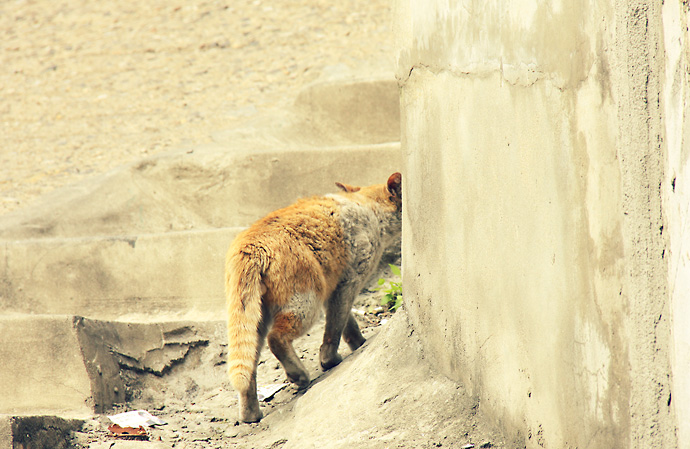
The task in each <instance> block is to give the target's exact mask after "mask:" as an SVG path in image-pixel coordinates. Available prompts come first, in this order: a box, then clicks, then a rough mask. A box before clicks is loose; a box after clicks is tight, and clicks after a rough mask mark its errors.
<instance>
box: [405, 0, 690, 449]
mask: <svg viewBox="0 0 690 449" xmlns="http://www.w3.org/2000/svg"><path fill="white" fill-rule="evenodd" d="M687 20H688V14H687V8H686V7H684V6H683V5H682V4H681V3H680V2H666V4H665V5H664V6H663V9H662V6H661V5H660V3H659V2H652V1H639V2H634V1H616V0H609V1H590V2H587V1H576V2H551V1H500V0H495V1H487V2H471V1H442V0H438V1H431V0H411V1H398V2H397V4H396V22H397V35H398V37H399V47H400V55H399V62H398V75H397V76H398V79H399V82H400V84H401V86H402V91H401V92H402V93H401V107H402V110H401V114H402V118H401V120H402V125H401V132H402V147H403V158H404V165H405V174H404V175H405V194H404V197H405V201H406V204H405V221H404V230H403V235H404V238H403V254H404V256H403V260H404V279H405V289H406V290H405V291H406V303H407V304H408V307H409V311H410V315H411V318H412V320H413V321H414V323H415V325H416V327H417V328H418V329H419V330H420V333H421V334H422V339H423V341H424V343H425V345H426V346H427V349H428V350H429V351H430V352H431V353H432V354H433V360H434V362H435V363H436V365H437V367H438V368H439V369H440V370H441V371H442V372H444V373H446V374H447V375H448V376H450V377H451V378H455V379H459V380H463V381H464V382H466V383H467V385H468V387H469V388H471V389H472V390H473V392H474V394H476V395H477V396H478V397H479V399H480V400H481V404H482V407H483V408H485V409H486V411H488V412H489V413H491V414H492V415H493V416H494V417H495V418H496V420H497V422H498V423H499V424H500V425H501V426H502V427H503V429H504V430H505V431H506V432H507V434H508V435H510V436H511V437H512V438H515V439H517V440H521V441H524V443H525V444H526V445H527V446H528V447H540V446H544V447H580V448H582V447H593V448H594V447H664V448H666V447H674V446H676V445H678V444H679V442H680V445H681V446H683V445H686V446H687V445H688V444H690V442H689V441H688V436H687V434H688V429H687V428H686V427H687V426H688V424H681V423H680V419H679V418H681V417H682V416H688V414H689V413H690V406H688V405H687V404H688V403H690V401H689V399H690V390H689V388H690V375H688V374H687V373H688V372H689V371H688V361H689V360H690V331H688V330H687V329H688V325H687V322H688V319H689V317H690V309H689V308H688V306H687V304H688V299H689V295H690V294H689V293H688V283H689V282H690V281H688V279H690V262H688V254H689V253H688V245H687V242H688V241H689V239H688V237H689V235H690V230H688V229H687V227H686V226H685V223H686V221H687V220H688V218H689V217H688V200H689V198H690V197H689V195H688V193H687V187H686V186H687V183H688V182H689V181H690V178H688V176H690V175H688V168H689V167H690V164H689V163H688V151H687V150H688V144H687V143H686V142H685V140H684V138H683V137H684V136H685V135H686V134H687V129H688V122H687V120H686V117H685V109H686V106H685V105H686V104H687V95H688V93H687V77H688V75H687V64H688V52H687V51H688V50H687V49H688V47H687V45H688V44H687V33H688V32H687V29H686V27H687V24H688V23H687ZM669 46H670V47H672V51H669V50H666V52H665V50H664V49H665V47H669ZM671 147H672V148H671ZM674 180H675V182H674ZM670 209H672V211H671V210H670ZM669 235H670V236H669ZM684 241H685V242H686V245H685V246H684V245H683V242H684ZM672 314H673V315H672ZM674 337H675V339H674ZM672 371H673V372H672ZM679 373H680V374H679ZM674 375H675V377H676V382H675V383H674V380H673V379H674ZM685 421H686V422H687V419H686V420H685ZM678 435H679V436H678Z"/></svg>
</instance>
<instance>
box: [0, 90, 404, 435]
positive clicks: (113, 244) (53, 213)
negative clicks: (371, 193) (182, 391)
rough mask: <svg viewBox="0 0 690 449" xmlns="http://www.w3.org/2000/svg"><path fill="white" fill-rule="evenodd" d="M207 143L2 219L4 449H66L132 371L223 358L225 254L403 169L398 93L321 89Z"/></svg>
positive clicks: (124, 389) (119, 393)
mask: <svg viewBox="0 0 690 449" xmlns="http://www.w3.org/2000/svg"><path fill="white" fill-rule="evenodd" d="M213 138H214V143H211V144H206V145H198V146H190V147H186V148H180V149H179V150H177V151H174V152H171V153H167V154H161V155H157V156H153V157H149V158H147V159H144V160H141V161H139V162H137V163H134V164H130V165H126V166H122V167H120V168H118V169H116V170H113V171H111V172H109V173H106V174H104V175H101V176H98V177H95V178H92V179H90V180H88V181H86V182H83V183H81V184H78V185H74V186H70V187H67V188H64V189H61V190H59V191H56V192H54V193H51V194H49V195H47V196H45V197H44V198H42V199H41V200H39V201H38V202H37V203H35V205H33V206H32V207H30V208H27V209H24V210H20V211H16V212H14V213H11V214H8V215H5V216H2V217H0V360H2V361H3V363H2V367H0V389H1V390H2V393H1V394H0V414H2V415H1V416H2V417H0V447H11V446H12V445H13V444H14V445H16V446H17V445H22V444H23V445H24V446H23V447H32V448H38V447H67V446H66V444H67V443H66V442H65V441H64V435H65V434H66V433H69V431H70V429H73V428H75V426H78V425H80V424H79V423H80V422H81V421H80V420H82V419H85V418H87V417H89V416H91V415H93V414H94V413H102V412H105V411H107V410H109V409H111V408H112V407H113V405H115V404H118V403H123V402H125V401H127V400H128V397H129V395H132V394H134V392H132V391H128V388H129V387H128V386H127V384H126V382H124V381H123V374H122V372H123V369H124V370H129V371H130V372H154V373H155V372H158V373H162V372H164V371H165V370H167V369H170V367H172V366H174V365H175V364H178V363H181V362H183V361H184V359H185V357H186V356H187V354H189V353H190V352H193V351H194V348H197V347H200V346H204V345H209V344H211V343H213V344H216V345H219V344H222V341H223V340H224V338H225V324H224V319H225V311H224V308H225V306H224V298H223V281H222V280H223V264H224V256H225V251H226V249H227V247H228V245H229V243H230V242H231V240H232V239H233V238H234V236H235V235H236V234H237V232H239V231H240V230H241V229H243V228H244V227H246V226H247V225H249V224H250V223H251V222H253V221H254V220H256V219H257V218H259V217H261V216H262V215H264V214H266V213H267V212H269V211H271V210H274V209H276V208H279V207H282V206H285V205H287V204H289V203H291V202H292V201H294V200H295V199H296V198H298V197H301V196H305V195H310V194H317V193H325V192H331V191H335V188H334V184H333V183H334V182H335V181H343V182H347V183H350V184H361V185H366V184H372V183H378V182H383V180H385V179H386V178H387V176H388V175H389V174H390V173H392V172H394V171H398V170H400V167H401V155H400V144H399V110H398V88H397V85H396V83H395V81H392V80H387V79H371V80H360V81H351V80H350V81H340V82H330V83H323V84H317V85H314V86H311V87H310V88H308V89H306V90H305V91H303V92H301V93H299V95H298V96H297V99H296V101H295V104H294V107H293V108H292V109H291V110H287V111H281V112H279V113H275V114H270V115H266V116H261V117H255V118H250V119H247V120H246V121H245V122H243V123H242V124H241V125H240V126H238V127H236V128H233V129H231V130H226V131H222V132H218V133H216V134H215V135H214V136H213ZM27 429H33V430H31V431H30V432H28V431H27ZM27 438H29V440H27ZM60 441H62V443H60ZM61 444H65V446H61Z"/></svg>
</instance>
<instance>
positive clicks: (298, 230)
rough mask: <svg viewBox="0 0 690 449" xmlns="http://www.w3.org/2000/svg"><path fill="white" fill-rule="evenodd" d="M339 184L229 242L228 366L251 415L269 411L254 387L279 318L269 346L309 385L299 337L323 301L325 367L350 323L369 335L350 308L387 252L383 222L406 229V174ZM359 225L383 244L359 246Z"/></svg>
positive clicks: (350, 330) (354, 341) (357, 340)
mask: <svg viewBox="0 0 690 449" xmlns="http://www.w3.org/2000/svg"><path fill="white" fill-rule="evenodd" d="M337 185H338V186H339V187H340V188H341V189H342V190H343V191H344V192H341V193H340V194H337V195H329V196H321V197H312V198H307V199H302V200H299V201H297V202H296V203H295V204H293V205H291V206H288V207H286V208H283V209H280V210H277V211H275V212H272V213H270V214H268V215H267V216H266V217H264V218H262V219H260V220H258V221H257V222H256V223H254V224H253V225H252V226H251V227H250V228H249V229H247V230H245V231H244V232H242V233H240V234H239V235H238V236H237V238H236V239H235V240H234V242H233V243H232V244H231V245H230V248H229V250H228V253H227V256H226V261H225V292H226V298H227V310H228V345H229V346H228V347H229V351H228V361H229V363H228V373H229V376H230V380H231V382H232V384H233V386H234V387H235V389H236V390H238V391H239V392H240V410H241V414H242V419H243V420H244V421H257V420H258V419H260V418H261V413H260V410H259V405H258V401H257V400H256V392H255V391H252V390H255V389H256V364H257V362H258V356H259V351H260V350H261V346H262V345H263V343H264V338H265V337H266V335H267V333H268V331H269V329H271V326H272V329H271V332H270V334H269V335H268V339H269V347H270V348H271V350H272V351H273V353H274V354H275V355H276V357H278V359H279V360H280V361H281V363H282V364H283V366H284V368H285V370H286V372H287V375H288V378H289V379H290V380H292V381H293V382H296V383H297V384H298V385H300V386H302V387H304V386H306V385H307V384H308V382H309V380H308V374H307V373H306V372H305V371H304V368H303V366H302V365H301V362H299V358H298V357H296V355H295V354H294V349H293V348H292V341H293V340H294V339H295V338H297V337H298V336H299V335H301V334H302V333H303V332H306V331H307V330H308V328H309V326H311V324H312V323H313V321H314V319H315V314H316V312H315V311H317V310H318V309H320V308H321V306H323V307H325V308H326V310H327V311H328V310H329V308H330V309H331V314H330V315H331V318H330V319H329V314H328V313H327V316H326V320H327V332H326V334H328V335H324V345H322V355H321V358H322V366H323V367H324V369H328V368H329V367H331V366H333V365H335V364H337V363H338V362H339V356H338V355H337V344H338V342H339V340H340V337H341V333H342V332H343V331H345V332H346V333H347V335H345V337H346V338H345V341H346V342H348V344H350V346H351V347H353V348H356V347H358V346H360V345H361V344H362V343H363V341H364V339H363V337H362V336H361V333H360V332H359V328H358V326H357V325H356V322H355V321H354V318H352V317H350V318H351V320H352V321H351V322H350V321H348V316H347V315H349V314H350V307H351V302H352V300H354V296H355V295H356V294H357V293H358V291H359V290H358V289H360V288H361V285H360V284H362V283H363V282H362V281H361V280H360V279H359V277H361V276H362V273H360V271H361V270H362V268H361V267H362V266H365V267H366V270H365V271H367V272H370V271H371V270H372V268H371V266H372V264H374V263H375V264H378V261H375V260H374V259H376V257H378V258H380V253H381V252H382V249H381V247H382V244H381V243H380V242H379V241H378V240H380V239H381V235H380V234H382V233H384V231H385V232H389V230H388V228H386V229H383V228H381V230H379V228H378V227H379V226H380V225H381V223H387V221H391V220H392V221H393V222H394V226H393V229H394V231H393V232H397V233H398V235H399V221H400V219H399V217H400V210H401V195H402V192H401V191H400V185H401V178H400V174H394V175H392V176H391V177H390V178H389V181H388V184H383V185H375V186H370V187H364V188H359V187H352V186H349V185H346V184H337ZM360 215H361V217H360ZM362 223H364V224H362ZM367 223H368V224H367ZM358 226H359V228H361V227H362V226H364V227H366V226H370V227H371V228H372V229H371V230H370V232H369V233H368V234H367V233H365V234H364V235H365V237H366V239H364V241H366V242H369V241H371V243H369V246H371V247H372V248H374V249H375V250H376V251H374V249H372V251H374V252H372V253H371V254H364V255H362V254H359V253H358V252H361V249H357V245H358V243H356V242H360V241H362V237H361V236H359V234H357V232H358V230H359V228H358ZM374 228H375V229H374ZM355 234H356V235H355ZM356 236H358V237H357V238H356V239H355V237H356ZM367 239H368V240H367ZM370 259H371V261H370ZM353 264H354V265H355V268H357V269H354V268H353V266H352V265H353ZM358 270H359V271H358ZM365 280H366V279H365ZM344 286H345V287H344ZM341 297H345V298H344V299H343V298H341ZM348 304H349V305H348ZM336 309H337V310H336ZM345 309H346V310H345ZM342 311H344V312H342ZM343 313H346V314H347V315H346V316H343ZM329 320H330V323H329ZM343 320H345V321H347V324H345V323H344V322H343ZM329 326H330V327H329ZM331 328H332V329H331ZM329 329H331V330H330V331H329ZM329 332H330V333H329ZM333 340H337V341H335V342H334V341H333Z"/></svg>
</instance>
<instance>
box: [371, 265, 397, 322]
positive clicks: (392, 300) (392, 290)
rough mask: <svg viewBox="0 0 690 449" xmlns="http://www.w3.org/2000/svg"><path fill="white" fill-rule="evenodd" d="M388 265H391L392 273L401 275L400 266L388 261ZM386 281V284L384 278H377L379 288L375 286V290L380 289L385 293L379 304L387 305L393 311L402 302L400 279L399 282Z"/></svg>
mask: <svg viewBox="0 0 690 449" xmlns="http://www.w3.org/2000/svg"><path fill="white" fill-rule="evenodd" d="M388 266H389V267H391V271H392V272H393V275H395V276H397V277H398V278H401V277H402V275H401V274H400V267H398V266H396V265H393V264H390V263H389V264H388ZM387 282H388V285H384V284H386V280H385V279H384V278H379V282H378V283H379V288H377V289H376V290H380V291H383V292H384V293H385V295H383V297H382V298H381V305H382V306H385V305H388V307H389V308H390V309H391V310H392V311H394V312H395V311H396V310H397V309H398V307H400V306H401V305H402V302H403V292H402V279H401V280H400V282H393V281H387Z"/></svg>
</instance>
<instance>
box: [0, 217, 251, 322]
mask: <svg viewBox="0 0 690 449" xmlns="http://www.w3.org/2000/svg"><path fill="white" fill-rule="evenodd" d="M240 229H241V228H226V229H218V230H208V231H189V232H172V233H166V234H158V235H142V236H132V237H126V236H125V237H94V238H71V239H69V238H54V239H33V240H20V241H11V242H2V243H1V244H0V298H1V299H2V300H1V301H0V304H1V305H0V312H22V313H39V314H67V315H86V316H89V317H92V318H100V319H131V318H133V317H134V318H135V317H137V316H143V315H152V314H155V315H157V316H158V318H157V319H159V320H160V319H162V317H164V316H165V317H168V319H171V318H173V317H177V318H178V319H180V318H181V317H185V316H186V317H188V318H190V317H199V318H206V319H219V318H220V317H222V316H223V314H224V313H225V312H224V310H225V308H224V304H225V300H224V293H223V288H224V287H223V269H224V264H225V252H226V250H227V247H228V246H229V244H230V242H231V241H232V239H234V237H235V235H237V233H238V232H239V231H240Z"/></svg>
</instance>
